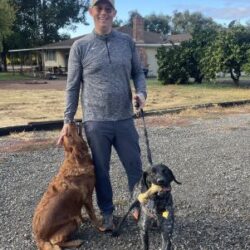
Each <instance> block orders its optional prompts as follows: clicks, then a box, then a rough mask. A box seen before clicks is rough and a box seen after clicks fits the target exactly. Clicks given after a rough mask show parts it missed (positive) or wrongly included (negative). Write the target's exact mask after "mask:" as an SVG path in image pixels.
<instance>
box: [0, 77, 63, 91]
mask: <svg viewBox="0 0 250 250" xmlns="http://www.w3.org/2000/svg"><path fill="white" fill-rule="evenodd" d="M65 86H66V79H65V80H17V81H0V89H10V90H34V89H41V90H42V89H51V90H52V89H54V90H65Z"/></svg>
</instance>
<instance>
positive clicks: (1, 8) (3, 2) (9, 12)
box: [0, 0, 15, 52]
mask: <svg viewBox="0 0 250 250" xmlns="http://www.w3.org/2000/svg"><path fill="white" fill-rule="evenodd" d="M14 20H15V9H14V7H13V6H12V5H11V4H10V3H9V1H8V0H0V52H2V49H3V47H2V42H3V39H5V38H6V37H8V36H9V35H10V34H11V27H12V25H13V22H14Z"/></svg>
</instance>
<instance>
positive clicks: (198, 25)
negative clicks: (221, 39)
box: [172, 10, 218, 35]
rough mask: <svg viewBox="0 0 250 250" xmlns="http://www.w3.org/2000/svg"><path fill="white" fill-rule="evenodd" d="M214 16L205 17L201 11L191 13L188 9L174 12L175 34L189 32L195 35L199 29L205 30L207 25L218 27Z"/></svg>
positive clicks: (173, 26)
mask: <svg viewBox="0 0 250 250" xmlns="http://www.w3.org/2000/svg"><path fill="white" fill-rule="evenodd" d="M216 26H218V25H217V24H215V22H214V21H213V19H212V18H207V17H204V16H203V15H202V14H201V13H200V12H194V13H189V11H188V10H186V11H184V12H177V11H175V12H174V15H173V17H172V32H173V33H174V34H183V33H189V34H191V35H194V34H195V33H196V32H197V31H199V30H204V29H206V28H207V27H210V28H211V27H214V28H215V27H216Z"/></svg>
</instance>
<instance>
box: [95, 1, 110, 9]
mask: <svg viewBox="0 0 250 250" xmlns="http://www.w3.org/2000/svg"><path fill="white" fill-rule="evenodd" d="M98 2H109V3H110V4H111V5H112V7H113V8H114V9H115V0H91V4H90V6H91V7H93V6H95V5H96V4H97V3H98Z"/></svg>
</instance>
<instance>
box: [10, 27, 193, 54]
mask: <svg viewBox="0 0 250 250" xmlns="http://www.w3.org/2000/svg"><path fill="white" fill-rule="evenodd" d="M116 30H118V31H120V32H123V33H126V34H128V35H130V36H131V37H133V29H132V28H131V27H129V26H127V25H124V26H122V27H118V28H116ZM84 36H85V35H82V36H78V37H74V38H71V39H67V40H63V41H60V42H56V43H50V44H47V45H44V46H41V47H38V48H31V49H17V50H9V52H18V51H28V50H47V49H70V47H71V46H72V44H73V43H74V42H75V41H76V40H78V39H80V38H82V37H84ZM189 39H191V35H190V34H179V35H167V36H162V35H161V34H159V33H156V32H151V31H144V43H143V44H142V43H140V46H142V45H145V46H152V45H154V46H157V45H164V44H165V45H167V44H170V43H172V42H173V43H175V44H179V43H181V42H183V41H186V40H189Z"/></svg>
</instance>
